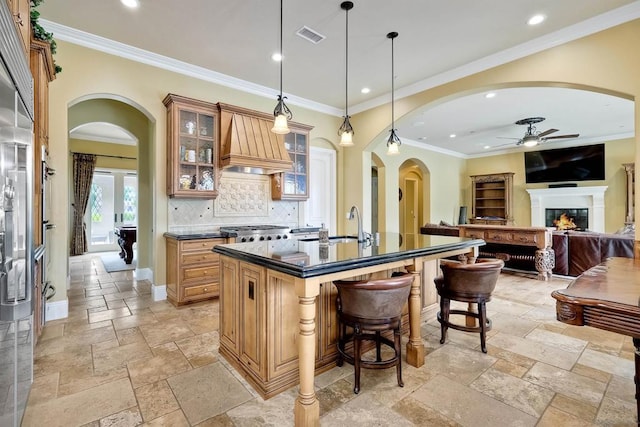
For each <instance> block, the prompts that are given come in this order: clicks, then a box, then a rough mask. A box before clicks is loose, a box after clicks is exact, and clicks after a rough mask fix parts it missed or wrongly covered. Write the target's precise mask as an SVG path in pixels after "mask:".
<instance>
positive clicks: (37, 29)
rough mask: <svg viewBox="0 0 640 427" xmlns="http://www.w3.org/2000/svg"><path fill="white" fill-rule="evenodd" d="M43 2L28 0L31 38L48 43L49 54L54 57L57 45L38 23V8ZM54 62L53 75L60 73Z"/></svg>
mask: <svg viewBox="0 0 640 427" xmlns="http://www.w3.org/2000/svg"><path fill="white" fill-rule="evenodd" d="M43 2H44V0H30V5H31V10H30V18H31V31H32V32H33V38H34V39H36V40H42V41H44V42H47V43H49V45H50V46H51V54H52V55H55V54H56V50H57V47H58V45H57V44H56V41H55V40H54V38H53V33H50V32H48V31H47V30H45V29H44V28H43V27H42V25H40V24H39V23H38V20H39V19H40V12H38V6H40V5H41V4H42V3H43ZM53 62H54V67H55V73H56V74H58V73H60V72H62V67H61V66H59V65H58V64H56V63H55V60H54V61H53Z"/></svg>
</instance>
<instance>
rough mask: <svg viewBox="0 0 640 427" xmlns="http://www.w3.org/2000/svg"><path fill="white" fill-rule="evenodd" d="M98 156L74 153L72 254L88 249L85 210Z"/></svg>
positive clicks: (81, 252) (78, 253) (79, 253)
mask: <svg viewBox="0 0 640 427" xmlns="http://www.w3.org/2000/svg"><path fill="white" fill-rule="evenodd" d="M95 167H96V156H95V155H93V154H80V153H74V155H73V199H74V203H73V204H72V205H71V206H73V234H72V236H71V255H82V254H83V253H85V252H86V251H87V233H86V224H85V223H84V212H85V211H86V210H87V204H88V203H89V194H91V181H92V180H93V170H94V169H95Z"/></svg>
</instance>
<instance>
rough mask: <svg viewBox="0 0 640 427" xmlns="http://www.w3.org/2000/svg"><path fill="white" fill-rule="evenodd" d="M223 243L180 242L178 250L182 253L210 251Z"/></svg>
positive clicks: (218, 241)
mask: <svg viewBox="0 0 640 427" xmlns="http://www.w3.org/2000/svg"><path fill="white" fill-rule="evenodd" d="M225 242H226V240H225V239H204V240H186V241H183V242H180V248H181V249H182V250H183V251H202V250H211V249H213V247H214V246H215V245H219V244H221V243H225Z"/></svg>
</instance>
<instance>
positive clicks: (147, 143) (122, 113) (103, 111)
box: [68, 94, 155, 269]
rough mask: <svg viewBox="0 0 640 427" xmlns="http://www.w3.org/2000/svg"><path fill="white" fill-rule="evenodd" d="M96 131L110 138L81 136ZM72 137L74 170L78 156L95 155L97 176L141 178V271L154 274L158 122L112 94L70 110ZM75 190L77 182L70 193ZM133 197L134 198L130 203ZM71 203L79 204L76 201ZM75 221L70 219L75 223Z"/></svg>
mask: <svg viewBox="0 0 640 427" xmlns="http://www.w3.org/2000/svg"><path fill="white" fill-rule="evenodd" d="M96 124H100V126H96ZM91 128H93V129H94V130H95V129H100V128H102V129H103V130H104V131H105V132H104V133H103V135H100V132H99V131H96V132H94V133H97V135H95V134H94V135H88V134H87V132H85V133H84V134H83V133H82V132H78V130H82V129H85V130H86V129H91ZM114 129H116V130H119V133H118V132H116V133H113V131H114ZM72 130H73V131H74V132H72ZM110 131H111V134H110ZM68 132H69V133H68V138H69V144H68V146H69V156H70V165H72V164H73V160H72V156H73V153H84V154H93V155H95V156H96V170H100V171H105V170H113V171H123V170H125V171H131V172H133V173H135V177H136V186H135V187H136V189H137V188H139V189H140V191H137V192H136V203H135V204H136V206H137V213H136V218H137V219H138V221H137V227H138V233H137V267H138V268H139V269H140V268H152V265H151V264H152V260H153V259H154V257H153V255H154V254H153V248H154V245H153V244H152V243H153V237H152V225H153V218H154V217H155V215H154V209H153V206H154V203H153V194H154V192H153V191H148V190H151V189H152V188H153V187H154V186H155V184H154V180H153V162H152V160H151V159H153V158H155V153H154V147H153V144H152V143H151V142H152V141H153V139H154V132H155V121H154V120H153V118H152V117H151V115H150V114H149V113H148V112H147V111H146V110H145V109H144V108H142V107H141V106H139V105H137V104H136V103H135V102H133V101H131V100H129V99H126V98H123V97H118V96H114V95H109V94H95V95H88V96H85V97H82V98H81V99H77V100H75V101H74V102H72V103H71V104H70V106H69V108H68ZM123 136H129V138H124V137H123ZM125 140H127V141H129V142H125ZM130 141H135V145H131V143H130ZM72 180H73V176H71V175H70V181H72ZM71 184H72V182H70V188H71ZM129 187H131V185H129ZM70 195H71V198H72V199H73V191H70ZM130 196H131V194H130V192H129V194H128V197H130ZM71 202H72V203H73V200H71ZM71 220H72V218H71V214H70V218H69V221H71ZM118 220H119V218H118Z"/></svg>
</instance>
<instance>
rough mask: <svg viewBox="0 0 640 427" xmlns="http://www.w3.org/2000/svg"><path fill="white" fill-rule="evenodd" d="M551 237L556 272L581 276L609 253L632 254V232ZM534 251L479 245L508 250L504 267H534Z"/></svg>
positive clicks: (433, 227)
mask: <svg viewBox="0 0 640 427" xmlns="http://www.w3.org/2000/svg"><path fill="white" fill-rule="evenodd" d="M420 232H421V233H422V234H435V235H443V236H459V234H460V230H459V229H458V227H457V226H452V225H447V224H425V225H424V226H423V227H421V228H420ZM552 241H553V243H552V249H553V250H554V253H555V267H554V268H553V273H554V274H558V275H562V276H574V277H575V276H579V275H580V274H582V273H583V272H584V271H585V270H588V269H589V268H591V267H593V266H595V265H598V264H600V263H601V262H603V261H604V260H606V259H607V258H609V257H623V258H633V245H634V235H633V234H614V233H595V232H589V231H554V232H553V233H552ZM535 251H536V248H533V247H526V246H515V245H500V244H495V243H488V244H486V245H485V246H481V247H480V257H496V256H498V257H502V254H508V255H509V256H508V257H507V258H508V259H506V260H505V267H507V268H513V269H517V270H525V271H535V263H534V255H535Z"/></svg>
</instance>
